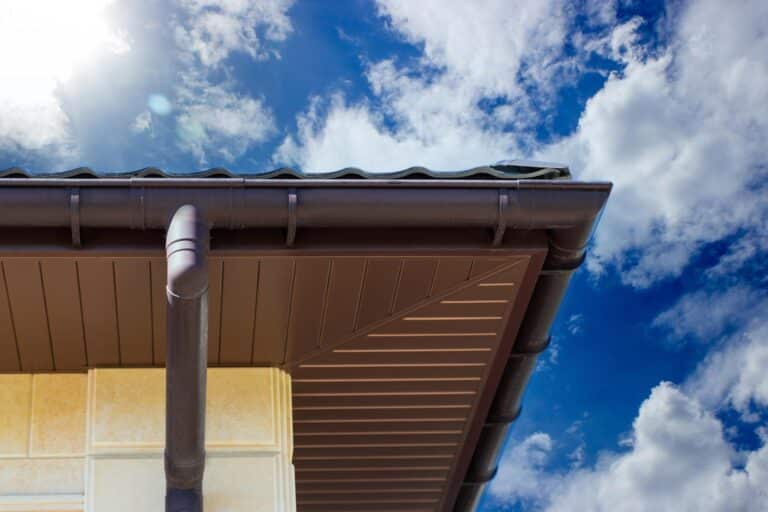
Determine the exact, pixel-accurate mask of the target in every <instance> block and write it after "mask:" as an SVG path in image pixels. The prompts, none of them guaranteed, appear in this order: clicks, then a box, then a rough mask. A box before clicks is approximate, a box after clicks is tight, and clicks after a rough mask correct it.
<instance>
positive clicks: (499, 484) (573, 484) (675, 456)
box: [489, 286, 768, 512]
mask: <svg viewBox="0 0 768 512" xmlns="http://www.w3.org/2000/svg"><path fill="white" fill-rule="evenodd" d="M745 298H749V300H748V301H747V302H748V304H747V303H745ZM713 305H714V306H715V307H716V308H721V309H722V310H723V313H727V311H726V310H727V309H728V308H729V307H730V310H731V312H732V313H735V312H736V311H741V312H743V313H740V316H739V320H738V322H737V324H736V325H734V326H731V327H730V328H728V327H727V326H725V325H724V324H723V320H722V318H720V317H721V316H722V315H719V314H715V315H714V316H715V317H718V318H716V319H715V320H713V321H712V322H713V323H712V322H710V321H709V320H706V319H705V317H706V311H707V309H708V306H710V307H711V306H713ZM728 305H730V306H728ZM659 318H663V319H664V320H663V322H662V323H661V324H660V327H666V328H667V329H668V330H669V331H670V333H671V334H672V336H675V337H676V339H677V340H678V341H680V340H685V339H690V338H693V339H700V338H702V337H706V338H707V340H708V341H710V343H712V345H713V348H712V350H711V351H710V352H709V354H708V355H707V356H706V357H705V358H704V359H703V360H702V361H701V362H700V363H699V365H698V367H697V368H696V370H695V371H694V372H693V373H692V374H691V375H690V376H689V377H688V378H687V379H686V380H685V381H684V382H683V383H682V384H680V385H679V386H676V385H673V384H671V383H669V382H662V383H660V384H659V385H658V386H656V387H655V388H654V389H653V390H652V391H651V393H650V396H649V397H648V398H647V399H646V400H645V401H644V402H643V404H642V405H641V406H640V409H639V411H638V414H637V417H636V419H635V421H634V423H633V425H632V430H631V433H630V435H629V438H628V439H629V440H628V443H621V444H625V445H627V447H626V449H624V450H623V451H613V452H604V453H602V454H600V455H599V457H598V461H597V462H596V463H595V464H594V465H591V466H583V465H580V464H577V465H576V466H575V467H574V466H572V467H571V468H570V470H568V469H562V468H561V469H556V467H553V465H552V464H551V462H552V459H553V458H554V456H555V454H556V453H558V443H557V440H556V439H553V438H552V437H551V436H550V435H549V434H546V433H542V432H538V433H535V434H533V435H531V436H529V437H528V438H526V439H524V440H523V441H522V442H520V443H518V444H517V445H513V446H512V447H511V448H510V449H509V450H507V451H506V452H505V454H504V456H503V458H502V460H501V463H500V470H499V474H498V477H497V478H496V479H495V480H494V481H493V482H492V483H491V486H490V488H489V491H490V499H491V500H492V501H494V502H495V503H497V504H502V505H506V504H513V503H517V504H523V506H524V507H525V509H526V510H529V509H530V510H546V511H550V512H560V511H570V510H584V511H607V510H627V511H630V512H635V511H637V512H642V511H654V510H681V511H705V512H707V511H711V512H726V511H732V510H739V511H760V510H767V509H768V491H767V490H766V489H768V429H766V428H765V426H764V425H765V418H766V411H768V375H767V374H766V372H765V368H766V367H768V298H766V297H765V295H764V294H761V293H760V292H758V291H756V290H750V289H746V288H744V287H743V286H735V287H734V288H732V289H731V290H727V291H724V292H721V294H720V295H701V294H699V293H698V292H693V293H691V294H690V295H687V296H684V297H683V298H682V299H681V300H680V302H679V303H678V304H677V305H675V306H673V307H672V308H671V309H670V310H669V311H668V312H667V313H664V314H662V315H660V316H659ZM667 321H669V322H670V323H669V324H665V323H664V322H667ZM702 322H703V326H702ZM705 331H709V334H708V335H707V334H706V332H705ZM718 336H719V337H718ZM731 411H735V412H736V413H737V414H738V415H739V416H740V420H741V422H742V426H743V427H744V428H745V429H746V430H750V429H751V430H752V431H753V433H754V434H755V436H756V437H757V442H756V443H755V445H754V446H753V447H752V448H749V449H743V448H742V449H739V448H737V447H736V446H734V445H733V444H732V442H731V441H730V435H729V434H728V433H727V432H726V431H727V428H726V426H725V424H724V423H723V420H722V419H721V418H723V417H725V415H727V413H729V412H731ZM723 413H726V414H725V415H724V414H723Z"/></svg>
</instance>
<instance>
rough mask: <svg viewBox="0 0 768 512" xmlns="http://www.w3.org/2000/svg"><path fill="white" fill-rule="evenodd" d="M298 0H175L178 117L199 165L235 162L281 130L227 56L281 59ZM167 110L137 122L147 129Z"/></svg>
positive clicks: (181, 136) (185, 144)
mask: <svg viewBox="0 0 768 512" xmlns="http://www.w3.org/2000/svg"><path fill="white" fill-rule="evenodd" d="M292 5H293V0H178V1H177V7H178V11H177V14H176V18H175V21H174V26H173V28H174V32H173V33H174V39H175V42H176V47H177V52H178V53H177V55H178V63H179V70H178V73H177V76H176V86H175V95H174V97H173V98H172V107H173V108H172V111H173V120H174V122H175V124H176V129H175V132H176V139H177V146H178V147H179V148H180V149H181V150H182V151H184V152H186V153H189V154H191V155H192V156H193V157H194V158H195V159H196V160H197V161H198V163H199V164H201V165H208V164H209V163H210V162H211V161H217V162H219V161H224V162H232V161H235V160H236V159H237V158H239V157H241V156H243V155H244V154H245V153H246V152H247V151H248V150H249V149H251V148H253V147H254V146H256V145H258V144H261V143H263V142H264V141H265V140H267V139H268V137H269V136H271V135H272V134H273V133H275V131H276V129H275V121H274V117H273V115H272V112H271V110H270V108H269V107H268V106H267V104H266V102H265V100H264V98H262V97H260V96H253V95H251V94H249V93H248V92H247V91H245V90H243V88H242V87H241V85H242V84H239V83H238V82H237V81H236V80H234V79H233V78H232V77H233V76H234V75H235V72H234V69H232V67H231V66H229V65H228V64H227V60H228V59H229V58H230V56H232V55H233V54H238V53H239V54H243V55H246V56H248V57H249V58H251V59H254V60H264V59H268V58H270V57H278V56H279V53H278V51H277V49H276V48H275V46H274V43H279V42H280V41H283V40H285V39H286V38H287V37H288V35H289V34H290V33H291V31H292V29H293V27H292V25H291V21H290V18H289V17H288V10H289V9H290V8H291V6H292ZM150 107H151V105H150ZM169 113H170V112H166V113H164V114H163V113H160V114H158V113H157V112H156V111H153V109H151V108H150V111H142V112H141V113H139V114H138V116H137V117H136V118H135V120H134V123H133V126H132V128H133V130H134V132H136V133H142V132H146V131H149V130H150V128H151V126H152V122H153V118H154V117H155V116H157V115H168V114H169Z"/></svg>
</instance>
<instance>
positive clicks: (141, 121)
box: [131, 110, 152, 133]
mask: <svg viewBox="0 0 768 512" xmlns="http://www.w3.org/2000/svg"><path fill="white" fill-rule="evenodd" d="M151 129H152V113H151V112H150V111H149V110H144V111H143V112H141V113H140V114H139V115H137V116H136V118H135V119H134V120H133V123H132V124H131V131H133V132H134V133H143V132H146V131H149V130H151Z"/></svg>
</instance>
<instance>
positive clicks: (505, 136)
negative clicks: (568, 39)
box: [275, 0, 566, 171]
mask: <svg viewBox="0 0 768 512" xmlns="http://www.w3.org/2000/svg"><path fill="white" fill-rule="evenodd" d="M378 5H379V10H380V13H381V14H382V15H383V16H384V17H385V18H386V19H387V20H388V21H389V23H390V26H391V27H392V29H393V30H395V31H396V32H397V33H398V34H400V35H401V36H402V37H404V38H405V39H406V40H407V41H409V42H411V43H413V44H415V45H418V46H421V47H422V48H423V51H424V52H423V57H422V58H421V59H420V60H419V61H418V62H416V63H398V62H395V61H392V60H383V61H380V62H377V63H373V64H371V65H369V67H368V70H367V73H366V78H367V80H368V82H369V85H370V87H371V90H372V91H373V98H372V101H370V102H360V103H356V104H348V103H347V102H345V101H344V99H343V98H342V97H341V96H338V95H337V96H335V97H334V98H333V99H332V100H331V101H330V102H328V103H325V104H324V103H323V102H321V101H319V100H315V101H314V102H313V105H312V107H311V108H310V110H309V111H308V112H307V113H306V114H304V115H302V116H299V119H298V124H299V130H298V135H297V137H289V138H287V139H286V140H285V142H284V144H283V145H282V146H281V147H280V149H279V150H278V152H277V153H276V155H275V160H276V161H278V162H281V163H282V162H286V163H295V164H298V165H299V166H301V167H302V168H303V169H305V170H312V171H315V170H328V169H336V168H339V167H345V166H350V165H354V166H359V167H363V168H365V169H368V170H377V171H380V170H393V169H400V168H405V167H409V166H411V165H427V166H429V167H432V168H436V169H458V168H467V167H471V166H474V165H481V164H488V163H493V162H495V161H498V160H502V159H506V158H509V157H510V156H514V155H516V154H520V152H521V150H520V149H519V148H520V145H521V139H526V138H528V136H527V135H525V136H524V135H522V133H523V130H518V131H517V132H516V133H513V132H510V131H505V128H509V125H510V124H512V125H514V126H515V127H517V128H522V127H526V128H529V127H530V126H532V125H533V123H534V121H537V120H536V119H535V118H534V117H532V115H531V112H530V109H531V106H530V104H529V102H528V100H527V98H526V97H525V96H524V95H521V94H520V91H521V88H522V87H523V84H533V85H535V86H536V87H537V88H540V89H542V88H543V89H546V88H547V84H549V83H551V82H552V80H550V78H551V77H553V76H555V75H556V73H558V72H559V71H560V69H561V67H562V66H561V63H559V62H558V61H557V57H558V56H559V55H560V54H561V52H562V47H563V44H564V40H565V33H566V27H565V23H566V18H565V15H564V9H563V6H562V5H561V4H560V2H559V1H558V0H548V1H535V2H520V3H518V4H517V5H516V6H515V8H514V9H510V8H509V4H508V2H506V1H504V0H488V1H486V2H484V3H483V5H482V6H479V5H477V4H476V3H467V2H444V1H437V0H432V1H425V2H406V1H399V0H381V1H380V2H379V3H378ZM482 100H500V101H497V103H498V105H497V106H495V107H494V108H491V107H487V108H485V109H484V108H481V102H482Z"/></svg>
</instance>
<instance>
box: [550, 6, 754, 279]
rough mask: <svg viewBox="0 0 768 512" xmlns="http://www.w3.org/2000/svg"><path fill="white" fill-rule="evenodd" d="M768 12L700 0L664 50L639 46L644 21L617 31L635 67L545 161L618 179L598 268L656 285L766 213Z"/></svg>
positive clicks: (600, 235) (624, 55) (620, 55)
mask: <svg viewBox="0 0 768 512" xmlns="http://www.w3.org/2000/svg"><path fill="white" fill-rule="evenodd" d="M766 17H768V4H766V3H765V2H762V1H760V0H755V1H751V2H740V3H737V4H733V5H730V6H729V8H728V9H723V8H722V4H721V3H720V2H717V1H715V0H699V1H696V2H692V3H690V4H688V5H687V6H686V8H685V9H684V10H683V12H682V13H681V14H680V17H679V19H678V21H677V23H676V24H675V28H674V30H673V32H672V36H671V41H670V43H669V46H668V48H667V49H666V50H665V51H663V52H662V53H661V54H660V55H658V56H649V55H648V52H647V51H646V50H645V49H644V48H643V47H641V46H638V45H637V42H636V40H635V38H634V35H633V34H634V30H635V29H636V28H637V22H636V21H632V22H630V24H628V25H625V26H623V27H619V28H618V29H616V30H615V31H614V33H613V37H612V38H611V40H610V42H609V44H608V46H610V47H611V49H612V50H611V51H612V53H613V55H614V58H617V59H619V60H622V61H623V62H625V64H626V67H625V69H624V70H623V72H621V73H615V74H613V75H612V76H611V77H610V78H609V80H608V81H607V83H606V84H605V86H604V87H603V89H602V90H600V91H599V92H598V93H597V94H596V95H595V96H594V97H593V98H592V99H591V100H590V101H589V102H588V104H587V107H586V109H585V111H584V113H583V114H582V116H581V119H580V122H579V127H578V130H577V131H576V132H575V133H574V134H573V135H572V136H570V137H568V138H566V139H565V140H563V141H561V142H560V143H559V144H557V145H555V146H553V147H549V148H546V149H544V150H542V151H541V154H540V155H539V156H538V157H540V158H546V159H553V158H554V159H560V160H564V161H567V162H570V163H571V165H572V169H574V170H575V171H576V173H577V175H578V177H579V178H582V179H596V180H612V181H613V182H614V184H615V187H614V190H613V194H612V198H611V200H610V202H609V206H608V209H607V211H606V213H605V215H604V217H603V222H602V224H601V226H600V229H599V230H598V231H597V238H596V241H597V244H596V247H595V251H594V252H593V258H591V260H590V263H591V265H592V268H593V269H595V268H599V266H600V265H602V264H606V263H608V264H616V265H617V266H619V267H621V268H623V270H625V271H626V273H625V274H624V279H625V280H626V281H627V282H629V283H631V284H634V285H637V286H647V285H649V284H651V283H653V282H654V281H656V280H658V279H660V278H663V277H665V276H668V275H677V274H679V273H680V272H681V271H682V269H683V268H684V267H685V266H686V265H687V264H688V262H689V261H690V259H691V257H692V255H693V254H695V252H696V251H697V249H699V248H700V247H701V246H702V245H703V244H706V243H709V242H712V241H716V240H719V239H721V238H723V237H724V236H726V235H729V234H733V233H735V232H737V231H738V230H740V229H744V228H748V227H750V226H753V225H754V223H755V222H760V219H764V218H765V215H766V209H765V205H766V203H765V199H764V198H765V190H761V188H760V179H759V178H758V177H759V176H763V177H764V176H765V175H766V166H767V165H768V154H766V152H765V143H764V142H765V140H767V139H768V101H766V94H765V91H766V90H768V58H766V55H768V33H766V31H765V30H764V26H763V25H764V23H763V21H762V20H764V19H766ZM733 27H738V30H734V29H733ZM622 48H623V51H621V52H620V51H619V50H620V49H622Z"/></svg>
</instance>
